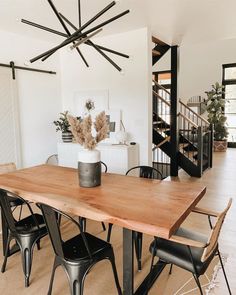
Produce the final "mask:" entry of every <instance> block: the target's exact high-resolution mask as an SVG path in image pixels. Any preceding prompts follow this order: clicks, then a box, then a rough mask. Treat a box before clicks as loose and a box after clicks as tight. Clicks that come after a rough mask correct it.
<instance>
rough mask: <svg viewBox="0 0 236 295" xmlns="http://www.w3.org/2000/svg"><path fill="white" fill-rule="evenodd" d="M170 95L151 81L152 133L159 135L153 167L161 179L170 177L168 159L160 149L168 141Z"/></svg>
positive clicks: (153, 152) (154, 148) (153, 150)
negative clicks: (160, 175) (158, 172)
mask: <svg viewBox="0 0 236 295" xmlns="http://www.w3.org/2000/svg"><path fill="white" fill-rule="evenodd" d="M170 106H171V105H170V93H169V92H168V91H167V90H166V89H165V88H164V87H163V86H161V85H159V84H158V83H157V82H156V81H153V132H157V133H158V134H159V135H160V142H158V144H154V145H153V149H152V158H153V167H154V168H156V169H158V170H159V171H160V172H161V173H162V176H163V177H167V176H169V175H170V158H169V156H168V155H167V154H166V153H164V152H163V151H162V150H161V148H162V146H163V145H164V144H166V143H167V142H169V141H170Z"/></svg>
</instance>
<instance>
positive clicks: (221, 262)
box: [218, 251, 232, 295]
mask: <svg viewBox="0 0 236 295" xmlns="http://www.w3.org/2000/svg"><path fill="white" fill-rule="evenodd" d="M218 256H219V259H220V264H221V267H222V270H223V274H224V277H225V282H226V285H227V288H228V291H229V294H230V295H231V294H232V293H231V290H230V286H229V282H228V279H227V276H226V272H225V268H224V264H223V261H222V258H221V254H220V251H218Z"/></svg>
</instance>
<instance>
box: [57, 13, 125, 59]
mask: <svg viewBox="0 0 236 295" xmlns="http://www.w3.org/2000/svg"><path fill="white" fill-rule="evenodd" d="M60 16H61V17H62V18H63V20H64V21H65V22H66V23H67V24H68V25H70V26H71V27H72V28H73V29H74V30H78V28H77V27H76V26H75V25H74V24H72V22H71V21H69V20H68V18H66V17H65V16H64V15H63V14H61V13H60ZM85 44H86V45H89V46H92V45H91V44H90V43H89V42H87V41H86V42H85ZM95 45H96V46H97V47H98V48H99V49H101V50H104V51H107V52H110V53H113V54H116V55H119V56H122V57H125V58H129V55H127V54H124V53H121V52H118V51H115V50H113V49H110V48H106V47H104V46H100V45H98V44H95Z"/></svg>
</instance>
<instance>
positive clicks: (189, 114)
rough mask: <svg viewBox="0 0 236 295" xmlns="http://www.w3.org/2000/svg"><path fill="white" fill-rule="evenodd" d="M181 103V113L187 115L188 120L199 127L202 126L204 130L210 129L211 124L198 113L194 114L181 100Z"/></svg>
mask: <svg viewBox="0 0 236 295" xmlns="http://www.w3.org/2000/svg"><path fill="white" fill-rule="evenodd" d="M179 103H180V113H182V114H183V115H185V116H186V117H187V118H189V119H190V120H192V121H193V122H194V123H195V124H197V125H198V126H201V127H202V128H203V129H208V128H209V126H210V123H209V122H208V121H207V120H206V119H204V118H203V117H202V116H200V115H199V114H198V113H196V112H194V111H193V110H192V109H191V108H190V107H189V106H187V105H186V104H185V103H184V102H182V101H181V100H179Z"/></svg>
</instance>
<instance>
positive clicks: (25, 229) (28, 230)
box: [16, 213, 47, 234]
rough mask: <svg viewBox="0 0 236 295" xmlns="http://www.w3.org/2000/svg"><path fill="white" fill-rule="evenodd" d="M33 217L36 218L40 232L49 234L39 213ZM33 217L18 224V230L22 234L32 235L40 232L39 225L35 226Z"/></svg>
mask: <svg viewBox="0 0 236 295" xmlns="http://www.w3.org/2000/svg"><path fill="white" fill-rule="evenodd" d="M33 216H34V217H35V218H36V220H37V222H38V224H39V227H40V230H42V232H47V228H46V224H45V222H44V218H43V216H42V215H40V214H37V213H36V214H33ZM33 216H32V215H30V216H28V217H25V218H23V219H21V220H20V221H17V222H16V229H17V231H18V232H19V233H20V234H32V233H34V232H36V231H39V229H38V227H37V225H36V224H35V221H34V218H33Z"/></svg>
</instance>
